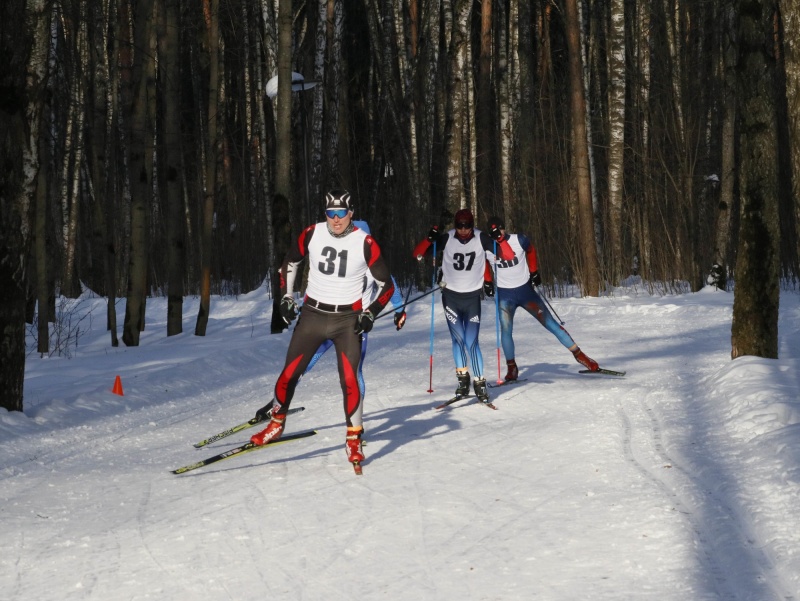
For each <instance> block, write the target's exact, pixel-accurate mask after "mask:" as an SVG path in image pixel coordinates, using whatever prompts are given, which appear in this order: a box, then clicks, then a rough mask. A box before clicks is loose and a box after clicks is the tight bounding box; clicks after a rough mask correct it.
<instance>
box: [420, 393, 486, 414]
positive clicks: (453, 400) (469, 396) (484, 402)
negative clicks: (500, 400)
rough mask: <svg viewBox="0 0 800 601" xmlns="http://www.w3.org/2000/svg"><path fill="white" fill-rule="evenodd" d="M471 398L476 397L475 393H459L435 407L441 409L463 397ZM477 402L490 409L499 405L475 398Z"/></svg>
mask: <svg viewBox="0 0 800 601" xmlns="http://www.w3.org/2000/svg"><path fill="white" fill-rule="evenodd" d="M471 398H475V395H472V394H457V395H456V396H454V397H453V398H452V399H448V400H446V401H445V402H444V403H441V404H440V405H436V407H434V409H436V410H437V411H439V410H441V409H447V408H448V407H450V406H451V405H452V404H453V403H457V402H458V401H460V400H462V399H471ZM475 403H477V404H479V405H484V406H486V407H488V408H489V409H497V407H495V405H494V404H493V403H491V402H489V401H481V400H480V399H477V398H475ZM475 403H467V404H465V405H459V407H468V406H470V405H474V404H475Z"/></svg>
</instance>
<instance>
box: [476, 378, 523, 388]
mask: <svg viewBox="0 0 800 601" xmlns="http://www.w3.org/2000/svg"><path fill="white" fill-rule="evenodd" d="M527 380H528V378H518V379H516V380H504V381H502V382H500V383H499V384H490V383H487V384H486V385H487V386H488V387H489V388H500V387H501V386H508V385H509V384H518V383H519V382H527Z"/></svg>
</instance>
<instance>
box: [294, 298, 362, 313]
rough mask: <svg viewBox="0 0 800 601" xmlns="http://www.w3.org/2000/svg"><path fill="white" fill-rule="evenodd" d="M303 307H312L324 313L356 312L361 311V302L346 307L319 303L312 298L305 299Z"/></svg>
mask: <svg viewBox="0 0 800 601" xmlns="http://www.w3.org/2000/svg"><path fill="white" fill-rule="evenodd" d="M303 304H304V305H308V306H309V307H314V308H315V309H319V310H320V311H325V313H339V312H341V311H358V310H359V309H361V300H360V299H359V301H358V302H357V303H349V304H346V305H329V304H328V303H321V302H319V301H318V300H314V299H313V298H306V300H305V302H304V303H303Z"/></svg>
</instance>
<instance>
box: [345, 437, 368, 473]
mask: <svg viewBox="0 0 800 601" xmlns="http://www.w3.org/2000/svg"><path fill="white" fill-rule="evenodd" d="M363 434H364V428H363V427H362V426H355V427H348V428H347V438H346V439H345V442H344V448H345V451H347V460H348V461H349V462H350V463H352V464H353V469H354V470H355V472H356V474H357V475H360V474H361V462H362V461H364V451H363V449H362V448H361V436H362V435H363Z"/></svg>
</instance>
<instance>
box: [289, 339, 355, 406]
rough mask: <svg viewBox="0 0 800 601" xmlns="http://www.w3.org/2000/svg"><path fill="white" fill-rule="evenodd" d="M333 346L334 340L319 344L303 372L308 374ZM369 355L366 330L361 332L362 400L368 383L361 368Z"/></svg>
mask: <svg viewBox="0 0 800 601" xmlns="http://www.w3.org/2000/svg"><path fill="white" fill-rule="evenodd" d="M332 346H333V340H326V341H325V342H323V343H322V344H320V345H319V348H318V349H317V352H316V353H314V356H313V357H311V361H310V362H309V364H308V367H306V370H305V371H304V372H303V375H306V374H307V373H308V372H310V371H311V368H312V367H314V366H315V365H316V364H317V361H319V360H320V358H322V355H324V354H325V353H326V352H327V350H328V349H329V348H331V347H332ZM366 356H367V333H366V332H364V333H362V334H361V361H359V362H358V374H357V375H358V390H359V391H360V392H361V401H362V402H363V401H364V393H365V392H366V390H367V385H366V384H365V383H364V374H363V373H361V368H362V366H363V365H364V358H365V357H366Z"/></svg>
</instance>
